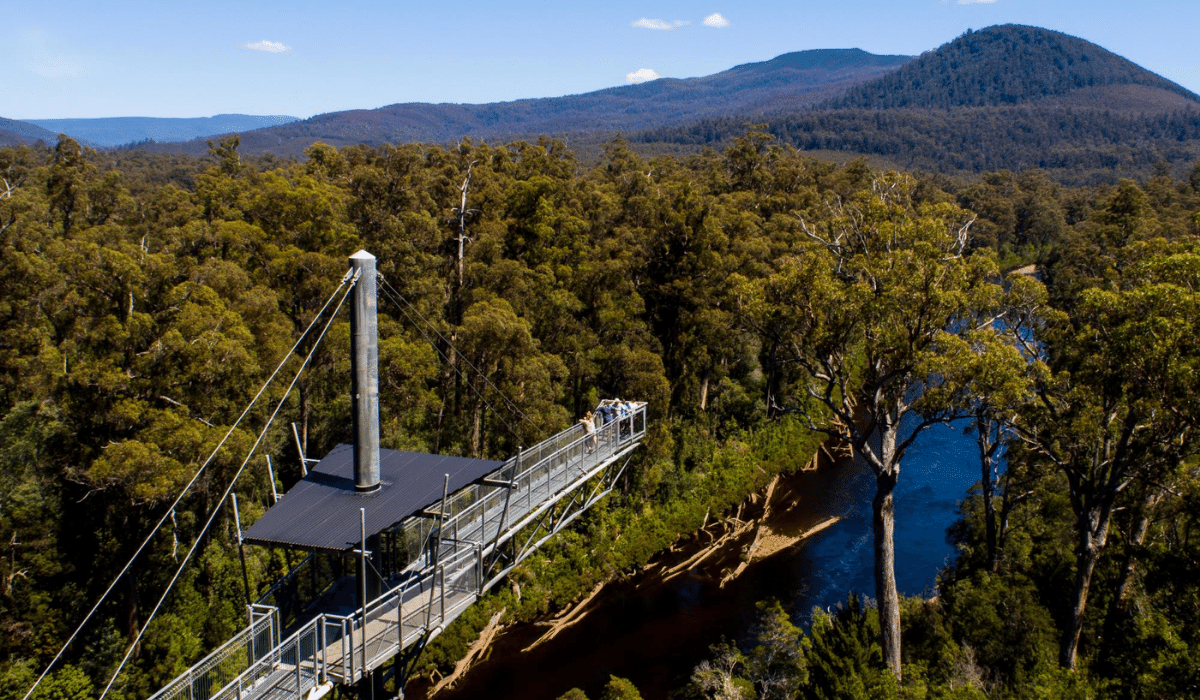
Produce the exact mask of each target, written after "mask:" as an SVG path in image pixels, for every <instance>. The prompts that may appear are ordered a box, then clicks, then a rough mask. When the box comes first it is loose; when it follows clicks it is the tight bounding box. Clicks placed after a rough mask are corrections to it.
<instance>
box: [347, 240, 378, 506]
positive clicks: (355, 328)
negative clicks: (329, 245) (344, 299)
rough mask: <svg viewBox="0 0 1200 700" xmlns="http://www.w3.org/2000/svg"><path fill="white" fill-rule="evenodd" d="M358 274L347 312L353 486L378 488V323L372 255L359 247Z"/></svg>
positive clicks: (354, 264)
mask: <svg viewBox="0 0 1200 700" xmlns="http://www.w3.org/2000/svg"><path fill="white" fill-rule="evenodd" d="M350 267H351V268H353V269H354V271H355V273H356V275H357V276H358V282H357V283H356V284H355V285H354V310H353V312H352V313H351V315H350V341H351V353H350V366H351V370H352V374H353V387H352V390H351V395H350V397H351V399H352V402H353V404H354V489H355V490H356V491H359V492H368V491H375V490H376V489H378V488H379V486H380V483H379V332H378V329H379V323H378V318H377V303H376V297H375V293H376V292H375V286H376V280H375V256H374V255H371V254H370V253H368V252H367V251H365V250H360V251H358V252H357V253H355V254H354V255H351V256H350Z"/></svg>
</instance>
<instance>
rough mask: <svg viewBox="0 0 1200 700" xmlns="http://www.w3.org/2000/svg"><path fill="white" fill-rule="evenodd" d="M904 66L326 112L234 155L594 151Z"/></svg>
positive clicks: (851, 65) (829, 60)
mask: <svg viewBox="0 0 1200 700" xmlns="http://www.w3.org/2000/svg"><path fill="white" fill-rule="evenodd" d="M909 60H911V57H909V56H877V55H874V54H870V53H867V52H865V51H861V50H859V49H845V50H841V49H816V50H812V51H800V52H796V53H790V54H784V55H783V56H779V57H777V58H774V59H772V60H769V61H764V62H760V63H747V64H743V65H740V66H737V67H735V68H732V69H730V70H727V71H724V72H721V73H717V74H715V75H710V76H705V77H701V78H684V79H676V78H660V79H658V80H653V81H650V82H647V83H642V84H638V85H627V86H622V87H615V88H609V89H606V90H598V91H595V92H589V93H585V94H581V95H568V96H566V97H549V98H540V99H528V100H516V101H513V102H497V103H491V104H478V105H473V104H420V103H407V104H395V105H389V106H387V107H380V108H379V109H370V110H367V109H363V110H350V111H345V112H332V113H329V114H320V115H317V116H315V117H312V118H311V119H305V120H303V121H299V122H294V123H291V124H287V125H284V126H279V127H272V128H269V129H259V130H257V131H252V132H248V133H245V134H243V135H242V137H241V139H242V146H241V148H242V150H244V151H245V152H247V153H263V152H267V151H269V152H272V153H276V154H279V155H291V156H298V155H300V154H301V153H302V152H303V151H304V149H305V148H307V147H308V146H309V145H311V144H312V143H313V142H315V141H321V142H323V143H327V144H330V145H334V146H347V145H353V144H357V143H366V144H371V145H379V144H382V143H410V142H418V143H445V142H448V141H457V140H459V139H461V138H462V137H464V136H467V137H470V138H472V139H475V140H481V139H488V140H496V139H500V140H505V139H510V138H517V137H520V138H524V137H532V138H536V137H537V136H539V135H541V134H548V135H556V136H562V135H566V134H576V135H578V134H584V133H586V134H589V135H592V139H591V140H592V141H595V142H597V143H599V142H602V141H604V140H607V139H609V138H611V137H612V136H613V135H615V134H616V133H618V132H624V133H631V132H635V131H641V130H644V129H649V128H654V127H657V126H661V125H664V124H680V123H684V122H686V121H688V120H691V119H695V118H697V117H701V116H706V115H713V116H735V117H740V118H742V119H743V121H744V120H745V119H746V118H751V117H755V118H757V117H759V116H761V115H762V114H764V113H767V112H773V111H778V110H781V109H789V110H794V109H798V108H802V107H806V106H809V105H812V104H816V103H818V102H821V101H823V100H825V99H828V98H829V97H830V96H831V95H834V94H837V93H839V92H841V91H842V90H844V89H846V87H848V86H850V85H853V84H855V83H858V82H861V81H863V80H867V79H869V78H873V77H876V76H879V75H881V74H884V73H887V72H889V71H892V70H895V68H896V67H897V66H900V65H903V64H904V63H905V62H907V61H909ZM206 148H207V146H206V145H205V142H204V141H203V140H199V141H195V142H192V143H189V144H186V145H172V146H169V147H166V148H165V149H164V150H172V151H179V150H183V151H185V152H189V153H193V154H196V155H199V154H203V153H204V152H205V149H206Z"/></svg>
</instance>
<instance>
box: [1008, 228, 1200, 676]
mask: <svg viewBox="0 0 1200 700" xmlns="http://www.w3.org/2000/svg"><path fill="white" fill-rule="evenodd" d="M1115 259H1116V262H1117V264H1116V265H1114V266H1113V267H1112V268H1110V269H1109V270H1108V274H1105V275H1102V276H1101V278H1107V281H1102V282H1095V283H1093V284H1092V285H1090V286H1086V287H1084V288H1082V289H1081V290H1080V291H1078V292H1075V293H1072V294H1070V295H1069V298H1067V299H1066V300H1065V301H1064V303H1063V304H1062V305H1063V306H1064V307H1065V310H1060V311H1051V312H1048V313H1047V314H1046V323H1045V328H1044V330H1043V331H1042V334H1041V335H1042V338H1041V341H1042V352H1043V353H1044V359H1043V360H1040V361H1039V362H1038V366H1037V369H1038V376H1037V381H1036V383H1035V393H1034V396H1033V400H1031V401H1030V402H1028V403H1027V404H1026V405H1025V407H1024V408H1023V409H1022V411H1021V415H1020V416H1019V420H1018V423H1017V428H1018V434H1019V435H1020V437H1021V439H1022V440H1023V441H1024V442H1025V443H1026V445H1027V447H1028V449H1029V450H1030V452H1031V453H1032V454H1033V455H1034V456H1035V458H1040V459H1041V460H1043V461H1045V462H1046V463H1048V464H1050V465H1052V466H1053V467H1054V468H1056V469H1057V470H1058V471H1060V472H1061V473H1062V474H1063V476H1064V477H1065V479H1066V483H1067V489H1068V497H1069V502H1070V505H1071V509H1072V511H1073V513H1074V516H1075V533H1074V535H1075V582H1074V587H1073V589H1072V592H1071V596H1070V610H1069V616H1068V618H1067V625H1066V628H1065V629H1064V630H1063V632H1062V634H1063V636H1062V639H1061V650H1060V654H1061V656H1060V662H1061V663H1062V665H1063V666H1065V667H1066V668H1071V669H1073V668H1075V667H1076V664H1077V659H1078V654H1079V649H1080V638H1081V632H1082V630H1083V627H1084V623H1085V614H1086V612H1087V606H1088V599H1089V592H1090V589H1091V585H1092V579H1093V576H1094V574H1095V572H1096V567H1097V564H1098V563H1099V561H1100V558H1101V556H1102V555H1103V554H1104V552H1105V548H1106V547H1107V545H1108V538H1109V535H1110V529H1111V525H1112V523H1113V516H1114V513H1115V512H1116V510H1117V509H1118V508H1119V507H1123V506H1122V500H1121V499H1123V498H1124V496H1125V494H1126V493H1127V492H1128V491H1130V489H1131V487H1132V486H1134V485H1138V486H1140V487H1141V488H1140V489H1138V490H1139V492H1140V494H1141V498H1139V499H1137V501H1138V502H1137V503H1135V504H1134V509H1135V510H1136V511H1138V512H1139V513H1141V514H1142V515H1141V516H1139V517H1142V516H1148V511H1150V510H1152V509H1153V507H1154V505H1155V504H1156V503H1157V501H1158V494H1159V493H1160V491H1161V489H1163V488H1165V487H1169V486H1170V484H1172V483H1173V482H1175V481H1176V480H1177V479H1178V478H1180V470H1181V468H1182V466H1183V465H1184V464H1185V463H1186V461H1187V460H1188V459H1189V458H1191V457H1193V456H1194V455H1195V454H1196V452H1197V449H1198V448H1200V432H1198V431H1197V426H1196V419H1195V416H1196V415H1197V408H1198V407H1197V405H1196V400H1197V398H1196V397H1197V396H1198V392H1200V380H1198V377H1200V374H1198V372H1197V369H1200V350H1198V349H1197V347H1196V345H1195V337H1196V332H1197V327H1196V326H1197V318H1198V317H1200V316H1198V314H1200V293H1198V292H1197V290H1200V253H1197V251H1196V249H1195V243H1194V242H1183V243H1173V244H1172V243H1167V242H1166V241H1163V240H1162V239H1156V240H1150V241H1142V242H1135V243H1132V244H1130V245H1128V246H1126V247H1124V248H1123V249H1122V250H1120V251H1118V252H1117V253H1116V258H1115ZM1133 536H1134V537H1135V538H1137V537H1139V536H1138V535H1137V533H1136V528H1135V533H1133ZM1141 536H1143V537H1144V532H1143V533H1142V535H1141ZM1127 566H1128V564H1127Z"/></svg>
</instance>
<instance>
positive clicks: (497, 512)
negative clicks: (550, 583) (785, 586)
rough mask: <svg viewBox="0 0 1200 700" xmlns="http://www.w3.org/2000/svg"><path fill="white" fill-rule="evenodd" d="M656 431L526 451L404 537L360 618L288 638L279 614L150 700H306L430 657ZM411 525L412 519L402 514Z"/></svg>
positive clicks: (610, 432) (574, 431) (569, 440)
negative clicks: (391, 574)
mask: <svg viewBox="0 0 1200 700" xmlns="http://www.w3.org/2000/svg"><path fill="white" fill-rule="evenodd" d="M645 432H646V404H644V403H639V404H635V405H634V406H633V409H632V410H631V411H630V412H629V413H628V414H627V415H625V416H621V417H618V418H617V419H615V420H613V421H612V422H610V423H608V424H606V425H603V426H600V427H598V428H596V431H595V434H594V435H589V434H588V433H587V431H586V430H585V428H584V426H582V425H580V424H578V423H577V424H575V425H573V426H572V427H571V428H569V429H567V430H565V431H563V432H561V433H558V434H557V435H555V436H553V437H551V438H549V439H548V440H546V441H544V442H542V443H540V444H539V445H537V446H535V447H533V448H531V449H529V450H524V451H522V452H521V453H519V454H518V455H517V456H516V457H514V458H512V459H510V460H508V461H507V462H505V463H504V465H503V466H502V467H500V468H499V469H497V470H496V471H494V472H492V473H491V474H489V475H487V476H486V477H484V479H482V482H481V483H476V484H472V485H470V486H468V487H466V488H464V489H461V490H459V491H457V492H455V493H454V494H450V495H448V497H447V498H445V499H443V500H442V501H440V502H437V503H432V504H430V505H429V507H427V508H426V509H425V511H424V512H422V513H420V514H417V515H414V516H412V517H410V518H408V519H407V520H405V521H404V522H403V523H402V524H401V525H400V528H401V529H403V531H404V532H405V533H406V534H407V535H408V538H407V539H408V540H410V541H414V542H418V543H419V549H418V550H417V551H416V552H415V556H413V557H412V563H411V564H410V565H409V566H408V568H407V569H405V570H404V572H403V574H402V576H400V577H398V578H399V580H400V581H401V582H400V583H398V584H396V585H393V586H392V587H391V588H389V590H386V591H385V592H383V593H382V594H381V595H379V596H378V597H376V598H375V599H374V600H372V601H371V602H370V603H368V604H367V605H366V606H365V608H362V607H360V608H359V609H358V610H356V611H354V612H353V613H351V614H349V615H334V614H328V613H326V614H320V615H317V616H316V617H315V618H313V619H312V620H310V621H308V622H307V623H305V624H304V625H302V626H301V627H300V628H299V629H297V630H296V631H295V632H293V633H291V634H290V635H288V636H287V637H286V638H281V636H282V635H281V633H280V616H279V611H278V610H277V609H276V608H273V607H269V606H261V605H255V606H251V610H250V624H249V625H248V626H247V627H246V628H245V629H243V630H242V631H241V632H239V633H238V634H237V635H236V636H235V637H234V638H233V639H231V640H230V641H228V642H226V643H225V644H224V645H222V646H221V647H220V648H218V649H217V650H216V651H214V652H212V653H211V654H209V655H208V656H207V657H205V658H204V659H203V660H201V661H200V662H199V663H197V664H196V665H194V666H192V668H190V669H188V670H187V671H186V672H185V673H183V674H182V675H180V676H179V677H178V678H176V679H175V680H174V681H172V682H171V683H170V684H168V685H167V686H166V687H165V688H163V689H162V690H160V691H159V692H158V693H156V694H155V695H153V696H152V698H151V700H177V699H178V700H232V699H237V700H251V699H253V700H276V699H278V700H284V699H289V700H295V699H298V698H308V697H319V696H321V695H323V694H324V693H325V692H327V691H328V690H329V688H330V687H331V684H334V683H336V684H343V685H349V684H353V683H356V682H358V681H360V680H361V679H362V678H363V677H364V676H365V675H366V674H368V673H370V672H372V671H374V670H375V669H378V668H380V667H381V666H383V665H384V664H386V663H387V662H388V661H389V660H391V659H392V658H394V657H396V656H397V655H398V654H400V653H401V652H405V651H406V650H410V651H411V650H419V649H421V648H423V647H424V645H425V644H426V643H428V642H429V640H431V639H432V638H434V637H436V636H437V635H438V634H439V633H441V631H442V630H443V629H444V628H445V627H446V625H448V624H450V623H451V622H452V621H453V620H454V619H455V618H457V617H458V616H459V615H460V614H461V613H462V612H463V611H464V610H465V609H467V607H469V606H470V605H471V604H472V603H474V602H475V601H476V600H478V599H479V597H480V596H482V595H483V594H484V593H486V592H487V591H488V590H489V589H491V588H492V587H493V586H494V585H495V584H496V583H498V582H499V581H500V580H501V579H502V578H503V577H504V576H505V575H506V574H507V573H508V572H509V571H511V570H512V568H513V567H514V566H516V565H517V564H519V563H520V562H521V561H522V560H524V559H525V558H526V557H528V556H529V555H530V554H532V553H533V552H534V551H536V550H537V548H538V547H539V546H541V545H542V543H544V542H545V541H546V540H547V539H549V538H550V537H552V536H553V535H554V534H555V533H557V532H559V531H560V530H561V529H562V528H563V527H565V526H566V525H567V524H569V523H570V522H571V521H573V520H574V519H575V518H576V517H578V516H579V515H580V514H581V513H583V512H584V511H586V510H587V509H588V508H590V507H591V506H592V505H593V504H594V503H595V502H596V501H598V500H599V499H600V498H602V497H603V496H605V495H606V494H608V493H609V492H610V491H611V490H612V488H613V486H614V485H615V484H616V481H617V479H618V478H619V477H620V475H621V473H622V472H623V471H624V468H625V465H626V464H627V463H628V455H629V453H630V452H632V451H633V450H634V449H635V448H636V447H637V446H638V445H639V444H640V443H641V440H642V438H643V437H644V435H645ZM400 515H403V514H400Z"/></svg>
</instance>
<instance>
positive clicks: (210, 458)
mask: <svg viewBox="0 0 1200 700" xmlns="http://www.w3.org/2000/svg"><path fill="white" fill-rule="evenodd" d="M352 274H353V271H348V272H346V274H345V275H344V276H343V277H342V281H341V282H340V283H339V284H338V286H337V289H335V290H333V293H332V294H330V295H329V298H328V299H326V300H325V305H324V306H322V307H321V310H320V311H318V312H317V315H316V316H314V317H313V320H312V322H311V323H309V324H308V328H305V329H304V332H303V333H301V334H300V337H299V338H298V339H297V340H296V343H295V344H294V345H292V349H291V350H288V353H287V355H285V356H284V357H283V359H282V360H280V362H279V365H278V366H277V367H276V368H275V371H274V372H272V373H271V376H270V377H268V378H267V380H266V381H265V382H264V383H263V385H262V387H261V388H260V389H259V390H258V393H257V394H255V395H254V398H253V399H251V401H250V403H249V404H247V405H246V408H245V410H243V411H242V414H241V415H240V416H238V418H237V420H236V421H234V422H233V425H232V426H230V428H229V430H228V431H227V432H226V433H225V437H223V438H221V442H219V443H217V446H216V447H215V448H213V451H212V454H210V455H209V456H208V459H206V460H204V463H203V464H201V465H200V468H199V469H197V470H196V473H195V474H193V475H192V478H191V480H190V481H188V482H187V485H186V486H184V487H183V490H182V491H180V492H179V496H178V497H176V498H175V501H174V502H173V503H172V504H171V507H170V508H168V509H167V510H166V511H165V512H164V513H163V516H162V518H160V519H159V521H158V524H156V525H155V526H154V528H153V529H151V530H150V534H149V535H146V539H145V540H143V541H142V544H141V546H139V547H138V549H137V551H136V552H134V553H133V556H131V557H130V558H129V562H128V563H126V564H125V567H124V568H123V569H121V573H119V574H117V577H116V578H114V579H113V582H112V583H111V584H109V586H108V588H107V589H106V590H105V591H104V593H103V595H101V596H100V600H98V601H96V604H95V605H94V606H92V609H91V610H90V611H88V614H87V615H86V616H85V617H84V618H83V622H81V623H79V626H78V627H76V628H75V631H74V632H72V633H71V636H70V637H69V638H68V639H67V641H66V642H65V643H64V644H63V645H62V648H61V649H59V650H58V653H57V654H55V655H54V659H53V660H51V661H50V664H49V665H48V666H46V670H44V671H42V675H40V676H38V679H37V680H36V681H35V682H34V684H33V687H31V688H30V689H29V692H27V693H25V697H24V698H22V700H29V696H30V695H33V691H35V690H37V687H38V685H40V684H41V682H42V680H43V679H44V678H45V677H46V674H48V673H50V669H52V668H54V664H56V663H58V660H59V659H60V658H61V657H62V655H63V652H65V651H66V650H67V647H69V646H71V642H73V641H75V637H77V636H78V635H79V633H80V632H81V631H83V628H84V626H85V625H87V623H88V621H89V620H91V619H92V615H94V614H95V613H96V611H97V610H99V609H100V605H101V604H103V603H104V601H105V600H106V599H107V598H108V594H109V593H112V590H113V588H115V587H116V585H117V584H118V583H119V582H120V581H121V578H122V577H123V576H125V574H126V573H127V572H128V571H129V568H130V567H131V566H133V562H134V561H136V560H137V558H138V557H139V556H140V555H141V553H142V551H143V550H144V549H145V548H146V545H148V544H150V540H151V539H153V538H154V535H156V534H158V531H159V529H161V528H162V526H163V523H165V522H166V521H167V518H171V517H173V516H174V513H175V508H176V506H178V505H179V502H180V501H182V500H183V497H184V496H186V495H187V492H188V491H189V490H191V488H192V485H193V484H195V483H196V480H197V479H199V478H200V475H201V474H203V473H204V470H205V469H207V468H208V465H209V464H210V463H211V462H212V461H213V459H214V458H215V457H216V456H217V452H219V451H220V450H221V448H222V447H223V446H224V445H225V443H226V442H227V441H228V440H229V438H230V436H231V435H233V431H234V430H237V427H238V425H239V424H241V422H242V420H243V419H244V418H245V417H246V415H247V414H249V413H250V409H252V408H254V405H255V404H256V403H258V400H259V399H260V398H261V397H262V395H263V393H264V392H265V391H266V390H267V387H269V386H270V385H271V383H272V382H274V381H275V377H276V376H278V374H279V371H280V370H282V369H283V366H284V365H285V364H286V363H287V361H288V360H289V359H291V357H292V355H294V354H295V352H296V349H297V348H298V347H300V343H302V342H303V341H304V339H305V338H307V337H308V334H309V332H310V331H312V329H313V327H314V326H316V324H317V321H319V320H320V319H321V316H322V315H323V314H324V313H325V310H326V309H328V308H329V304H330V303H331V302H332V301H333V300H334V298H335V297H336V296H337V293H338V291H339V290H341V288H342V287H344V286H346V283H347V282H348V281H350V278H351V276H352ZM343 300H344V297H343ZM339 307H340V305H339ZM322 335H323V333H322Z"/></svg>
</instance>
